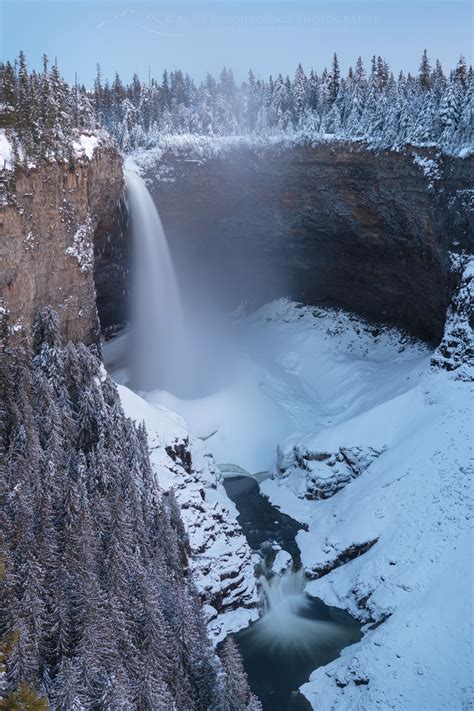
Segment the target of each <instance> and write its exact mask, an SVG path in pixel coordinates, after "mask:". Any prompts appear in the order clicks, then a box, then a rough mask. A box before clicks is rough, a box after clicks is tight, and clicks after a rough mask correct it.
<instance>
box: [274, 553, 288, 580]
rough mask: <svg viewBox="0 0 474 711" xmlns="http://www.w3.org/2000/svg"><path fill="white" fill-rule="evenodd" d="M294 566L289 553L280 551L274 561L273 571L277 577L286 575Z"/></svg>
mask: <svg viewBox="0 0 474 711" xmlns="http://www.w3.org/2000/svg"><path fill="white" fill-rule="evenodd" d="M292 565H293V558H292V557H291V554H290V553H288V551H284V550H283V549H281V550H279V551H278V553H277V554H276V556H275V560H274V561H273V565H272V571H273V572H274V573H275V575H284V573H286V571H287V570H288V569H289V568H291V566H292Z"/></svg>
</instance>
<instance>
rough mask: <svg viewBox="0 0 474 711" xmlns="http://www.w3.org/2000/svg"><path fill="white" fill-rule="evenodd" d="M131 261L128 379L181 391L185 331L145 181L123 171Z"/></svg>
mask: <svg viewBox="0 0 474 711" xmlns="http://www.w3.org/2000/svg"><path fill="white" fill-rule="evenodd" d="M125 183H126V188H127V198H128V206H129V216H130V223H131V229H132V237H133V245H134V259H133V262H134V264H133V280H132V300H131V319H132V324H133V326H134V335H133V339H132V341H133V346H132V347H133V359H132V379H133V385H134V387H136V388H137V389H139V390H151V389H153V388H160V389H163V390H169V391H171V392H179V391H180V388H181V386H182V383H183V380H184V379H190V378H192V373H191V372H190V371H191V368H192V361H191V360H190V347H189V343H188V330H187V327H186V323H185V318H184V313H183V307H182V304H181V298H180V293H179V288H178V282H177V279H176V274H175V270H174V267H173V262H172V260H171V255H170V251H169V248H168V243H167V241H166V235H165V232H164V229H163V225H162V224H161V220H160V216H159V214H158V211H157V209H156V207H155V204H154V202H153V199H152V197H151V195H150V193H149V192H148V189H147V187H146V185H145V182H144V181H143V180H142V178H141V177H140V176H139V175H138V174H137V173H136V172H134V171H133V170H125Z"/></svg>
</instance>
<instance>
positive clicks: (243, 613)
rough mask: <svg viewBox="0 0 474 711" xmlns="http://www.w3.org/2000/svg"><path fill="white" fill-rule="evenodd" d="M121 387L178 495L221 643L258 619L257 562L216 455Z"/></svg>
mask: <svg viewBox="0 0 474 711" xmlns="http://www.w3.org/2000/svg"><path fill="white" fill-rule="evenodd" d="M118 387H119V393H120V398H121V401H122V405H123V408H124V412H125V414H126V415H127V416H128V417H131V418H132V419H133V420H135V421H136V422H137V423H140V422H145V426H146V429H147V432H148V438H149V443H150V448H151V463H152V466H153V470H154V472H155V474H156V476H157V479H158V483H159V485H160V486H161V487H162V488H163V489H165V490H168V489H170V488H172V487H173V488H174V490H175V493H176V498H177V500H178V502H179V504H180V506H181V514H182V518H183V522H184V525H185V527H186V530H187V532H188V535H189V540H190V545H191V551H192V556H191V567H192V569H193V573H194V579H195V583H196V585H197V588H198V590H199V591H200V593H201V594H202V596H203V597H204V599H205V601H206V605H205V614H206V617H207V621H208V629H209V632H210V636H211V637H212V638H213V640H214V641H215V642H216V643H217V642H218V641H220V640H221V639H223V638H224V637H225V636H226V635H227V634H229V633H230V632H234V631H236V630H238V629H241V628H242V627H245V626H246V625H247V624H248V623H249V622H250V621H251V620H253V619H256V618H257V616H258V613H257V609H256V605H257V601H258V598H257V591H256V582H255V577H254V571H253V568H254V562H253V560H252V553H251V551H250V548H249V546H248V544H247V541H246V539H245V537H244V535H243V533H242V531H241V529H240V526H239V524H238V523H237V510H236V508H235V506H234V504H233V503H232V502H231V501H230V500H229V499H228V498H227V494H226V493H225V489H224V487H223V486H222V483H221V475H220V473H219V472H218V470H217V468H216V466H215V464H214V461H213V459H212V455H211V454H210V452H209V451H208V449H207V448H206V446H205V445H204V443H203V442H202V441H201V440H199V439H196V438H194V437H191V436H190V435H189V433H188V431H187V429H186V426H185V424H184V422H183V420H182V419H181V418H180V417H179V416H178V415H176V414H174V413H173V412H170V411H168V410H166V409H164V408H161V407H152V406H150V405H149V404H147V403H146V402H145V401H144V400H143V399H142V398H141V397H140V396H139V395H136V394H135V393H134V392H132V391H131V390H129V389H128V388H126V387H124V386H122V385H119V386H118ZM183 445H184V447H183ZM174 449H175V450H176V452H174V451H173V450H174ZM188 452H189V454H190V457H191V460H190V462H188V461H186V454H187V453H188ZM174 459H175V461H174ZM183 460H184V461H183Z"/></svg>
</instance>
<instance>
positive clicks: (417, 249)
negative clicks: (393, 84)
mask: <svg viewBox="0 0 474 711" xmlns="http://www.w3.org/2000/svg"><path fill="white" fill-rule="evenodd" d="M137 161H139V163H140V164H141V165H142V166H143V175H144V177H145V178H146V179H147V181H148V184H149V187H150V190H151V192H152V195H153V198H154V200H155V202H156V205H157V206H158V208H159V211H160V216H161V218H162V220H163V224H164V227H165V230H166V232H167V235H168V239H169V242H170V247H171V249H172V252H173V254H174V256H175V259H176V261H177V264H178V268H179V273H184V274H186V270H188V271H189V272H190V273H191V274H192V281H191V283H193V284H195V283H198V284H199V283H200V285H201V287H202V288H203V289H205V288H206V284H209V283H212V285H213V289H214V291H215V293H214V298H217V299H220V300H222V301H223V302H224V303H226V302H227V303H228V304H229V305H231V306H235V305H236V304H238V303H239V302H241V301H247V302H250V303H251V304H252V305H260V304H261V303H264V302H266V301H269V300H271V299H274V298H276V297H280V296H289V297H291V298H293V299H295V300H297V301H301V302H303V303H306V304H329V305H336V306H341V307H343V308H344V309H349V310H351V311H354V312H356V313H362V314H363V315H366V316H369V317H370V318H371V319H375V320H381V321H383V322H391V323H395V324H396V325H397V326H401V327H402V328H404V329H406V330H408V331H409V332H410V333H412V334H413V335H415V336H418V337H421V338H423V339H425V340H437V341H438V342H439V340H440V339H441V337H442V335H443V329H444V322H445V315H446V309H447V306H448V304H449V301H450V298H451V294H452V291H453V289H454V288H455V286H456V278H455V276H454V275H453V273H452V272H451V264H450V256H449V252H450V250H454V251H459V250H460V249H462V248H466V249H469V247H470V245H471V247H472V234H473V225H472V215H474V212H472V206H473V205H472V203H473V191H472V184H471V183H472V158H465V159H460V158H459V159H458V158H450V157H447V156H442V155H440V154H439V153H438V152H437V151H436V150H435V149H414V148H413V149H410V148H408V149H407V150H405V151H403V152H393V151H392V152H390V151H386V152H383V153H380V154H376V153H375V152H373V151H370V150H365V149H363V148H360V147H358V146H355V145H353V144H352V145H351V144H344V143H341V144H321V145H316V146H294V147H285V146H283V147H280V148H279V147H278V146H276V147H274V148H264V149H259V148H258V147H256V148H254V149H252V148H251V147H248V146H247V147H246V146H240V147H234V148H232V147H231V148H229V149H228V150H226V151H224V152H223V153H219V152H218V151H216V152H215V153H212V152H211V153H210V154H209V155H205V156H202V157H199V156H196V155H189V154H188V153H186V151H183V150H176V151H174V152H173V151H171V150H170V151H167V152H162V153H160V151H155V152H153V151H151V152H144V153H143V154H142V155H141V156H140V155H139V156H137ZM189 281H190V280H189V279H188V282H189ZM216 294H217V296H216Z"/></svg>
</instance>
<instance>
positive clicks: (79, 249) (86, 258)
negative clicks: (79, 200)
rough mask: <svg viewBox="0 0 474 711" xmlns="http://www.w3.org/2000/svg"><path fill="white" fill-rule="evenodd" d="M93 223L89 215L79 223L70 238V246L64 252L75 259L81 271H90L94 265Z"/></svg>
mask: <svg viewBox="0 0 474 711" xmlns="http://www.w3.org/2000/svg"><path fill="white" fill-rule="evenodd" d="M93 234H94V223H93V221H92V218H91V217H90V215H88V216H87V218H86V220H85V222H83V224H82V225H80V226H79V227H78V228H77V230H76V232H75V233H74V236H73V238H72V246H70V247H68V248H67V249H66V250H65V253H66V254H67V255H68V256H70V257H74V259H76V261H77V263H78V264H79V269H80V270H81V272H90V271H91V270H92V268H93V266H94V243H93V241H92V240H93Z"/></svg>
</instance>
